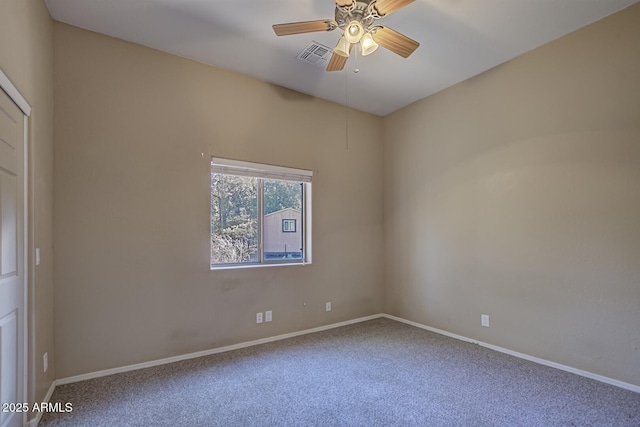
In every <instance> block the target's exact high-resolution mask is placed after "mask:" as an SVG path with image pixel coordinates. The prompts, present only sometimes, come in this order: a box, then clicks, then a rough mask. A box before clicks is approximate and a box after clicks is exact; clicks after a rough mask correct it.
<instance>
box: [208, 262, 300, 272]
mask: <svg viewBox="0 0 640 427" xmlns="http://www.w3.org/2000/svg"><path fill="white" fill-rule="evenodd" d="M305 265H311V263H310V262H284V263H273V264H270V263H265V264H247V265H216V266H213V265H212V266H210V267H209V270H210V271H215V270H237V269H244V268H262V267H291V266H305Z"/></svg>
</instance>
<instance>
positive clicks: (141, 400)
mask: <svg viewBox="0 0 640 427" xmlns="http://www.w3.org/2000/svg"><path fill="white" fill-rule="evenodd" d="M51 401H52V402H62V403H63V404H64V403H67V402H71V403H73V412H71V413H59V414H46V415H45V416H44V417H43V419H42V422H41V423H40V426H43V427H45V426H47V427H48V426H171V427H176V426H640V394H638V393H633V392H631V391H627V390H623V389H620V388H617V387H613V386H610V385H607V384H603V383H600V382H597V381H594V380H590V379H587V378H583V377H580V376H577V375H573V374H570V373H567V372H564V371H560V370H556V369H553V368H549V367H546V366H541V365H538V364H535V363H532V362H528V361H525V360H521V359H518V358H515V357H512V356H508V355H505V354H502V353H498V352H495V351H492V350H488V349H486V348H482V347H479V346H477V345H473V344H469V343H465V342H461V341H457V340H454V339H451V338H447V337H443V336H440V335H438V334H434V333H431V332H428V331H425V330H422V329H418V328H415V327H412V326H408V325H405V324H402V323H399V322H395V321H392V320H388V319H376V320H372V321H369V322H364V323H359V324H355V325H351V326H345V327H342V328H337V329H333V330H329V331H325V332H319V333H315V334H310V335H306V336H302V337H297V338H291V339H288V340H283V341H278V342H274V343H269V344H264V345H260V346H255V347H251V348H246V349H242V350H237V351H232V352H228V353H223V354H217V355H213V356H207V357H202V358H198V359H192V360H188V361H182V362H177V363H173V364H170V365H164V366H159V367H154V368H148V369H143V370H138V371H133V372H128V373H123V374H118V375H113V376H110V377H104V378H98V379H94V380H89V381H83V382H80V383H75V384H68V385H64V386H60V387H58V388H56V390H55V392H54V394H53V396H52V399H51Z"/></svg>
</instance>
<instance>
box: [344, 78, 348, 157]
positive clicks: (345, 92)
mask: <svg viewBox="0 0 640 427" xmlns="http://www.w3.org/2000/svg"><path fill="white" fill-rule="evenodd" d="M348 75H349V73H344V98H345V100H344V108H345V110H344V131H345V138H344V140H345V149H346V150H348V149H349V84H348V81H349V79H348V78H347V76H348Z"/></svg>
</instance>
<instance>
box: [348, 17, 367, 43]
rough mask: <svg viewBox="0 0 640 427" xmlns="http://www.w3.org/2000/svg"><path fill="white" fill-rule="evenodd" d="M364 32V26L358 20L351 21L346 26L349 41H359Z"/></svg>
mask: <svg viewBox="0 0 640 427" xmlns="http://www.w3.org/2000/svg"><path fill="white" fill-rule="evenodd" d="M362 34H364V28H362V24H360V23H359V22H358V21H351V22H349V23H348V24H347V26H346V27H345V28H344V36H345V38H346V39H347V41H348V42H349V43H358V42H359V41H360V39H361V38H362Z"/></svg>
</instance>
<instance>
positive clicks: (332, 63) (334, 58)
mask: <svg viewBox="0 0 640 427" xmlns="http://www.w3.org/2000/svg"><path fill="white" fill-rule="evenodd" d="M347 59H349V58H347V57H346V56H341V55H338V54H337V53H335V52H334V53H333V55H331V59H330V60H329V64H328V65H327V71H340V70H342V69H344V66H345V65H346V64H347Z"/></svg>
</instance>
